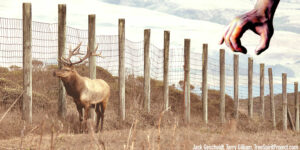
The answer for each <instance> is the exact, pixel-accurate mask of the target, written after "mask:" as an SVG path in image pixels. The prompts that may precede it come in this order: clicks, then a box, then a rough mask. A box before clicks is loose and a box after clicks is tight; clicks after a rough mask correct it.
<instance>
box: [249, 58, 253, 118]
mask: <svg viewBox="0 0 300 150" xmlns="http://www.w3.org/2000/svg"><path fill="white" fill-rule="evenodd" d="M252 83H253V58H252V57H249V58H248V116H249V117H250V118H252V117H253V97H252Z"/></svg>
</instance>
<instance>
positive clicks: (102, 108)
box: [100, 100, 107, 131]
mask: <svg viewBox="0 0 300 150" xmlns="http://www.w3.org/2000/svg"><path fill="white" fill-rule="evenodd" d="M106 101H107V100H104V101H103V102H102V103H101V104H100V105H101V129H100V131H102V129H103V120H104V112H105V109H106Z"/></svg>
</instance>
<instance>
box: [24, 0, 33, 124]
mask: <svg viewBox="0 0 300 150" xmlns="http://www.w3.org/2000/svg"><path fill="white" fill-rule="evenodd" d="M31 20H32V13H31V3H23V90H24V94H23V103H22V119H23V120H25V121H26V122H28V123H32V54H31V41H32V39H31V37H32V36H31V31H32V28H31Z"/></svg>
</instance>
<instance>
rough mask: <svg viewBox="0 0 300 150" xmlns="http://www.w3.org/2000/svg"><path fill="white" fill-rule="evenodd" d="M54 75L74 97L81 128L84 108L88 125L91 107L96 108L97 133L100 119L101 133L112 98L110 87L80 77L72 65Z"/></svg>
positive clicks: (102, 82)
mask: <svg viewBox="0 0 300 150" xmlns="http://www.w3.org/2000/svg"><path fill="white" fill-rule="evenodd" d="M53 75H54V76H57V77H59V78H60V79H61V80H62V81H63V84H64V86H65V88H66V92H67V94H68V95H70V96H71V97H73V100H74V102H75V104H76V107H77V110H78V113H79V120H80V126H81V124H82V121H83V113H82V108H84V110H85V113H84V120H85V123H86V120H87V119H88V117H89V116H88V115H89V113H88V112H89V109H90V107H96V109H95V111H96V114H97V122H96V132H97V131H98V127H99V121H100V119H101V129H100V131H101V130H102V129H103V119H104V112H105V109H106V105H107V102H108V99H109V96H110V87H109V85H108V84H107V83H106V82H105V81H104V80H102V79H94V80H91V79H89V78H87V77H82V76H80V75H79V74H78V73H77V71H76V70H75V68H74V67H73V66H72V65H65V66H64V67H62V69H60V70H57V71H54V73H53Z"/></svg>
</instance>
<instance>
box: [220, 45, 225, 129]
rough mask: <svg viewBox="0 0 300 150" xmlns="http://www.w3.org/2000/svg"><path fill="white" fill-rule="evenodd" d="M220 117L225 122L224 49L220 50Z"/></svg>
mask: <svg viewBox="0 0 300 150" xmlns="http://www.w3.org/2000/svg"><path fill="white" fill-rule="evenodd" d="M220 119H221V123H222V124H224V123H225V50H224V49H221V50H220Z"/></svg>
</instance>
